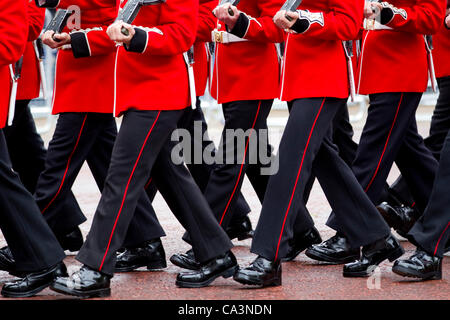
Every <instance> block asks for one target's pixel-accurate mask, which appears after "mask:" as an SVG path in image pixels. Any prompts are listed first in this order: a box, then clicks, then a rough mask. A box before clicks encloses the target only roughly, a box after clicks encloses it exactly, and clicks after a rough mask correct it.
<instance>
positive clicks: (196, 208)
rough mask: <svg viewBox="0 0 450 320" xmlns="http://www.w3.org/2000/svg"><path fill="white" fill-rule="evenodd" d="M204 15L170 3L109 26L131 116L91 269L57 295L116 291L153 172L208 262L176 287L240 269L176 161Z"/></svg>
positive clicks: (121, 97) (85, 254)
mask: <svg viewBox="0 0 450 320" xmlns="http://www.w3.org/2000/svg"><path fill="white" fill-rule="evenodd" d="M197 15H198V3H197V2H196V1H194V0H191V1H187V2H186V1H184V2H183V1H181V0H169V1H167V2H165V3H162V4H157V5H153V6H147V7H145V6H144V7H143V8H142V9H141V10H140V12H139V13H138V15H137V17H136V20H135V22H134V23H135V24H136V25H140V26H142V27H133V26H131V25H129V24H126V23H124V22H122V21H117V22H116V23H114V24H112V25H110V26H109V28H108V35H109V37H110V38H111V40H113V41H116V42H117V43H122V44H123V46H121V47H120V48H119V49H118V56H117V63H116V67H117V70H116V89H117V90H116V100H115V101H116V104H115V106H116V112H115V115H116V116H118V115H123V121H122V125H121V128H120V131H119V134H118V136H117V139H116V142H115V145H114V150H113V154H112V158H111V164H110V167H109V171H108V176H107V179H106V181H105V187H104V189H103V192H102V197H101V199H100V203H99V205H98V207H97V210H96V213H95V216H94V220H93V223H92V227H91V230H90V232H89V235H88V237H87V239H86V241H85V243H84V245H83V247H82V248H81V250H80V251H79V253H78V255H77V260H79V261H80V262H81V263H83V266H82V267H81V269H80V270H79V271H77V272H75V273H74V274H73V275H72V276H71V277H70V278H59V279H57V280H56V282H55V283H54V284H53V286H52V287H51V288H52V289H53V290H55V291H57V292H61V293H65V294H70V295H76V296H81V297H94V296H106V295H109V294H110V279H111V277H112V276H113V274H114V268H115V257H116V254H115V252H116V250H117V249H119V248H120V247H121V246H122V244H123V241H124V237H125V235H126V233H127V230H128V227H129V224H130V221H131V220H132V218H133V215H134V210H135V208H136V205H137V202H138V199H139V197H140V196H141V195H142V193H143V188H144V186H145V184H146V183H147V181H148V180H149V178H150V175H152V178H153V179H155V183H156V187H157V188H158V190H160V191H161V192H162V194H163V196H165V197H168V198H169V199H170V200H171V201H168V204H169V205H170V206H171V210H172V211H173V212H174V214H175V215H176V217H177V218H178V219H179V221H180V222H181V224H182V225H183V226H184V227H185V228H186V230H187V231H188V232H189V233H190V235H191V241H192V245H193V250H194V253H195V256H196V258H198V259H199V261H200V263H201V265H202V266H201V269H200V272H195V273H181V274H179V275H178V276H177V281H176V284H177V285H178V286H181V287H190V288H192V287H203V286H207V285H209V284H210V283H211V282H212V281H214V280H215V279H216V278H217V277H220V276H223V277H230V276H232V275H233V274H234V272H235V270H236V269H237V267H238V266H237V262H236V258H235V257H234V255H233V254H232V252H231V251H230V248H231V247H232V244H231V242H230V240H229V239H228V237H227V235H226V233H225V232H224V231H223V229H222V228H221V227H220V226H219V225H218V223H217V222H216V221H215V219H214V217H213V216H212V213H211V211H210V208H209V207H208V204H207V202H206V200H205V199H204V197H203V196H202V194H201V191H200V189H199V188H198V186H197V185H196V184H195V182H194V181H193V179H192V177H191V175H190V174H189V172H188V171H187V169H186V168H185V167H184V166H183V165H175V164H174V163H173V162H172V159H171V158H170V157H171V149H172V147H173V145H174V144H173V143H172V141H170V136H171V134H172V132H173V130H175V129H176V127H177V123H178V121H179V119H180V117H181V115H182V114H183V112H184V111H185V108H186V107H188V106H190V105H191V103H190V97H189V88H188V85H189V82H188V75H187V72H186V65H185V61H184V58H183V52H185V51H187V50H188V49H189V48H190V47H191V46H192V44H193V43H194V40H195V32H196V29H197ZM122 28H126V29H127V31H128V32H127V33H128V35H127V36H126V35H124V34H123V30H122Z"/></svg>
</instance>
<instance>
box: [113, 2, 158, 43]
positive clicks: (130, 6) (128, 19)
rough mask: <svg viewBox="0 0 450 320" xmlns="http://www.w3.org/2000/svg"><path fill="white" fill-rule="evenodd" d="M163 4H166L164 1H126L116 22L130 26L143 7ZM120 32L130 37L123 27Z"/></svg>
mask: <svg viewBox="0 0 450 320" xmlns="http://www.w3.org/2000/svg"><path fill="white" fill-rule="evenodd" d="M163 2H166V0H128V1H127V3H126V4H125V6H124V7H123V8H122V10H120V12H119V15H118V17H117V19H116V21H123V22H125V23H128V24H131V23H133V21H134V19H136V16H137V15H138V13H139V10H141V8H142V7H143V6H150V5H156V4H160V3H163ZM120 31H121V32H122V34H123V35H124V36H129V35H130V32H129V31H128V30H127V29H126V28H125V27H122V29H121V30H120Z"/></svg>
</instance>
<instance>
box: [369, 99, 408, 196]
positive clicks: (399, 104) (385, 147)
mask: <svg viewBox="0 0 450 320" xmlns="http://www.w3.org/2000/svg"><path fill="white" fill-rule="evenodd" d="M402 101H403V93H402V95H401V96H400V102H399V103H398V106H397V111H396V112H395V117H394V121H393V122H392V125H391V129H390V130H389V134H388V137H387V140H386V143H385V144H384V149H383V153H382V154H381V157H380V160H379V161H378V165H377V169H376V170H375V173H374V174H373V176H372V179H371V180H370V182H369V184H368V185H367V187H366V190H364V191H365V192H367V191H368V190H369V188H370V186H371V185H372V183H373V181H374V180H375V177H376V176H377V174H378V170H379V169H380V166H381V161H382V160H383V157H384V153H385V152H386V149H387V145H388V143H389V139H390V138H391V134H392V130H393V129H394V125H395V122H396V121H397V116H398V112H399V110H400V106H401V104H402Z"/></svg>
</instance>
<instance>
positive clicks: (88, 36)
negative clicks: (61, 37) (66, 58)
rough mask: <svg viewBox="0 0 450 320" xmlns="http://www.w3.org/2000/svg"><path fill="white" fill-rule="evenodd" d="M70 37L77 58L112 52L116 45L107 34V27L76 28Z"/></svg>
mask: <svg viewBox="0 0 450 320" xmlns="http://www.w3.org/2000/svg"><path fill="white" fill-rule="evenodd" d="M70 38H71V46H72V52H73V55H74V57H75V58H84V57H92V56H100V55H106V54H110V53H112V52H114V50H115V47H116V46H115V43H114V42H113V41H111V39H110V38H109V37H108V35H107V34H106V27H99V28H93V29H88V30H76V31H73V32H71V33H70Z"/></svg>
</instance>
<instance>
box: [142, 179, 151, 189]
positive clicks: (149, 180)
mask: <svg viewBox="0 0 450 320" xmlns="http://www.w3.org/2000/svg"><path fill="white" fill-rule="evenodd" d="M152 179H153V178H150V179H148V182H147V184H146V185H145V187H144V189H146V190H147V188H148V187H149V186H150V183H152Z"/></svg>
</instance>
